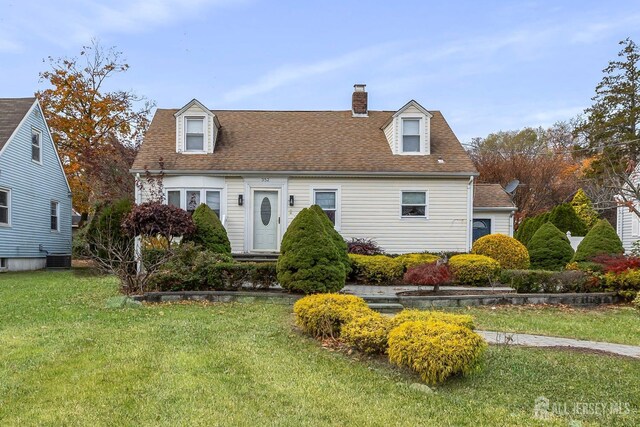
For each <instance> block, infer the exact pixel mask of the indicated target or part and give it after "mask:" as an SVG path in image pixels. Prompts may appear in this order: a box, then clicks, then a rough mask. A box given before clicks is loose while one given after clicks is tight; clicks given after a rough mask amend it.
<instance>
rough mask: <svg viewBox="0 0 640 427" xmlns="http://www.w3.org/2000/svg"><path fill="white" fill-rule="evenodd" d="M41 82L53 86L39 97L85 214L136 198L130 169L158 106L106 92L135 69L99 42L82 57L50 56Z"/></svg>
mask: <svg viewBox="0 0 640 427" xmlns="http://www.w3.org/2000/svg"><path fill="white" fill-rule="evenodd" d="M49 64H50V66H51V69H50V70H48V71H44V72H41V73H40V79H41V80H44V81H46V82H48V83H49V84H50V86H51V87H49V88H47V89H45V90H42V91H40V92H38V93H37V96H38V99H39V100H40V102H41V104H42V107H43V110H44V113H45V116H46V119H47V122H48V123H49V126H50V128H51V132H52V135H53V139H54V142H55V144H56V146H57V148H58V153H59V154H60V157H61V160H62V163H63V166H64V169H65V173H66V175H67V178H68V180H69V184H70V185H71V189H72V193H73V205H74V208H75V209H76V210H78V211H79V212H81V213H87V212H89V210H90V209H91V206H92V205H93V204H94V203H95V202H97V201H101V200H114V199H119V198H122V197H132V195H133V189H134V180H133V177H132V176H131V175H130V174H129V173H128V169H129V167H130V166H131V164H132V162H133V158H134V157H135V153H136V152H137V149H138V147H139V145H140V142H141V140H142V137H143V135H144V133H145V131H146V129H147V127H148V125H149V116H150V113H151V109H152V108H153V106H154V104H153V103H152V102H149V101H148V100H146V98H144V97H141V96H138V95H136V94H135V93H133V92H131V91H124V90H115V91H109V90H107V89H106V84H107V81H108V80H109V79H110V78H111V77H114V76H115V75H117V74H120V73H124V72H126V71H127V70H128V69H129V65H128V64H127V63H126V62H124V60H123V58H122V53H121V52H119V51H116V50H115V48H110V49H104V48H103V47H102V46H101V45H100V44H99V43H98V42H97V41H92V43H91V45H89V46H84V47H83V49H82V51H81V52H80V56H79V57H74V58H52V57H49Z"/></svg>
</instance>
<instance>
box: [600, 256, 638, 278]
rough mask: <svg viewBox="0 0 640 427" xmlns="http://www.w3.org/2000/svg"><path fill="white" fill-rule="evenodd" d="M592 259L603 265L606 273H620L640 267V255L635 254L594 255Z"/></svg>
mask: <svg viewBox="0 0 640 427" xmlns="http://www.w3.org/2000/svg"><path fill="white" fill-rule="evenodd" d="M591 261H592V262H595V263H596V264H600V265H602V267H603V270H604V273H614V274H619V273H623V272H625V271H627V270H634V269H638V268H640V257H635V256H629V257H628V256H624V255H598V256H595V257H593V258H592V259H591Z"/></svg>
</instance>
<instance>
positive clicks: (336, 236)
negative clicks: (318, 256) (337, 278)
mask: <svg viewBox="0 0 640 427" xmlns="http://www.w3.org/2000/svg"><path fill="white" fill-rule="evenodd" d="M311 209H312V210H313V211H314V212H315V213H316V214H317V215H318V216H319V217H320V219H321V220H322V224H323V226H324V229H325V231H326V232H327V233H328V234H329V237H330V238H331V240H332V241H333V244H334V245H335V246H336V248H337V249H338V251H339V252H340V255H341V258H342V259H341V262H342V265H344V271H345V272H346V273H347V274H349V272H350V271H351V260H349V250H348V247H347V242H345V241H344V239H343V238H342V236H341V235H340V233H338V231H337V230H336V227H335V226H334V225H333V223H332V222H331V220H330V219H329V217H328V216H327V214H326V213H324V211H323V210H322V208H321V207H320V206H318V205H313V206H311Z"/></svg>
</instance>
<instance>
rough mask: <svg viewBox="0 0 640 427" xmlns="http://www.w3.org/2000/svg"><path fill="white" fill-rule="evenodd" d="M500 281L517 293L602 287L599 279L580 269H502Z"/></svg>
mask: <svg viewBox="0 0 640 427" xmlns="http://www.w3.org/2000/svg"><path fill="white" fill-rule="evenodd" d="M499 280H500V283H502V284H503V285H505V286H510V287H512V288H514V289H515V290H516V292H517V293H521V294H522V293H537V292H545V293H566V292H598V291H602V290H603V287H602V286H601V285H600V282H599V280H598V279H597V278H596V277H594V276H592V275H591V274H589V273H586V272H584V271H580V270H567V271H546V270H503V271H502V272H501V273H500V279H499Z"/></svg>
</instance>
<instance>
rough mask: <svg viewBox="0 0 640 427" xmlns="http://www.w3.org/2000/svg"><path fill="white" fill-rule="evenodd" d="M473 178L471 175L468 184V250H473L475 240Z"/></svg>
mask: <svg viewBox="0 0 640 427" xmlns="http://www.w3.org/2000/svg"><path fill="white" fill-rule="evenodd" d="M473 180H474V177H473V176H470V177H469V183H468V184H467V247H466V252H469V251H471V243H472V240H473Z"/></svg>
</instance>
